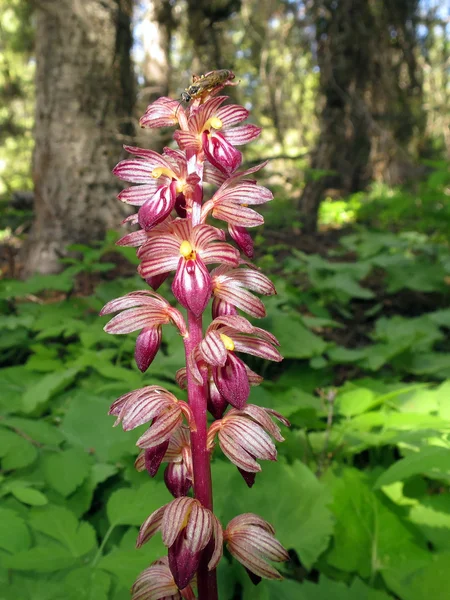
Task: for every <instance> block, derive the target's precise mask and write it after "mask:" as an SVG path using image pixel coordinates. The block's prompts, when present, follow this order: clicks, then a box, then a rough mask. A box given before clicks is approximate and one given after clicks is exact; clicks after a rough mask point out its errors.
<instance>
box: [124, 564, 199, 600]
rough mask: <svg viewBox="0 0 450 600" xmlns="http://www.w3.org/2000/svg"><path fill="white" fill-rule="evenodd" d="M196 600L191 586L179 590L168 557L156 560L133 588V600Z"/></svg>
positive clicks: (140, 576)
mask: <svg viewBox="0 0 450 600" xmlns="http://www.w3.org/2000/svg"><path fill="white" fill-rule="evenodd" d="M183 599H184V600H195V594H194V591H193V589H192V587H191V586H190V585H188V586H186V587H185V588H184V589H183V590H179V589H178V586H177V584H176V583H175V580H174V578H173V575H172V573H171V572H170V569H169V561H168V558H167V557H166V556H164V558H160V559H158V560H155V562H154V563H153V564H152V565H151V566H150V567H148V569H145V571H143V572H142V573H141V574H140V575H139V577H138V578H137V579H136V582H135V583H134V585H133V587H132V588H131V600H183Z"/></svg>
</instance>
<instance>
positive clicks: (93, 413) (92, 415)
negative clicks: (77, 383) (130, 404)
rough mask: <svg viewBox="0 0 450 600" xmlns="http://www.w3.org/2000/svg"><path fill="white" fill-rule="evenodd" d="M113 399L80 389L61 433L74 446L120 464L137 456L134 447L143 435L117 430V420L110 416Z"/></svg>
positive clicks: (101, 459) (103, 459)
mask: <svg viewBox="0 0 450 600" xmlns="http://www.w3.org/2000/svg"><path fill="white" fill-rule="evenodd" d="M113 400H114V398H113V399H107V398H101V397H98V396H92V395H90V394H89V393H88V392H84V391H82V390H79V391H77V392H75V393H74V394H73V396H71V398H70V404H69V408H68V410H67V412H66V414H65V416H64V417H63V420H62V423H61V431H62V432H63V433H64V435H65V436H66V437H67V439H68V440H69V441H70V442H71V443H72V444H73V445H74V446H77V447H81V448H84V450H86V451H89V452H91V453H93V454H94V456H96V457H97V459H98V460H100V461H102V462H116V461H118V460H120V459H121V458H122V457H123V456H127V455H130V454H136V453H137V452H136V450H135V448H134V446H135V443H136V440H137V438H138V435H139V433H137V432H136V431H129V432H124V431H122V429H121V428H119V427H117V428H114V427H113V424H114V419H113V418H112V417H110V416H108V410H109V406H110V404H111V403H112V401H113Z"/></svg>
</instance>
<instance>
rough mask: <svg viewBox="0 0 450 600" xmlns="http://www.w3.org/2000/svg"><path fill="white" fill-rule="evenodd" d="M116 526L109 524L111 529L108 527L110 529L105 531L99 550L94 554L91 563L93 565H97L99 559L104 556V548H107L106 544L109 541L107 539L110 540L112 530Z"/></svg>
mask: <svg viewBox="0 0 450 600" xmlns="http://www.w3.org/2000/svg"><path fill="white" fill-rule="evenodd" d="M115 527H116V526H115V525H110V526H109V529H108V531H107V532H106V533H105V536H104V538H103V539H102V543H101V544H100V546H99V549H98V550H97V554H96V555H95V556H94V558H93V559H92V563H91V566H92V567H95V565H96V564H97V563H98V561H99V560H100V558H101V557H102V555H103V550H104V548H105V546H106V543H107V541H108V540H109V538H110V536H111V534H112V532H113V531H114V529H115Z"/></svg>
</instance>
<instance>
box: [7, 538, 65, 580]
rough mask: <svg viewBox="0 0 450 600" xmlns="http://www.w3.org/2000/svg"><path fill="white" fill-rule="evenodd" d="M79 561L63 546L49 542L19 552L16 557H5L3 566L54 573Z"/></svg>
mask: <svg viewBox="0 0 450 600" xmlns="http://www.w3.org/2000/svg"><path fill="white" fill-rule="evenodd" d="M76 561H77V559H76V558H74V556H73V555H71V553H70V552H69V551H68V550H66V548H63V547H62V546H61V544H58V543H56V542H49V543H47V544H45V545H40V546H36V547H34V548H31V549H30V550H25V551H23V552H18V553H17V554H15V555H14V556H9V557H4V559H3V566H4V567H6V568H7V569H17V570H18V571H38V572H40V573H53V572H55V571H61V570H62V569H67V568H69V567H71V566H73V565H74V564H76Z"/></svg>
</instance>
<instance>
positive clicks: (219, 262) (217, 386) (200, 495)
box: [100, 69, 289, 600]
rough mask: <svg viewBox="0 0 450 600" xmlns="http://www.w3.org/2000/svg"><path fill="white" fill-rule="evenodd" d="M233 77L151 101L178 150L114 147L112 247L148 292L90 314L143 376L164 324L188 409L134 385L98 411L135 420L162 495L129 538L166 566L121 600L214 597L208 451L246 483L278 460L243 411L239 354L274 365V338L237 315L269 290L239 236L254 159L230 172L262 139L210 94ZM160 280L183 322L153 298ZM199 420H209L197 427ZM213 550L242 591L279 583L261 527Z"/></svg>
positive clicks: (255, 409)
mask: <svg viewBox="0 0 450 600" xmlns="http://www.w3.org/2000/svg"><path fill="white" fill-rule="evenodd" d="M234 78H235V76H234V73H233V72H232V71H230V70H228V69H219V70H215V71H210V72H208V73H205V74H204V75H200V76H198V75H193V76H192V81H191V84H190V85H188V86H187V87H186V88H185V91H184V92H183V93H182V96H181V101H179V100H174V99H171V98H165V97H163V98H159V99H158V100H156V101H155V102H153V103H152V104H150V105H149V106H148V107H147V110H146V112H145V114H144V115H143V116H142V118H141V120H140V125H141V126H142V127H144V128H158V127H172V126H176V127H178V129H177V130H176V131H175V133H174V134H173V139H174V141H175V143H176V144H177V145H178V147H177V148H174V147H166V148H164V149H163V151H162V153H159V152H155V151H153V150H149V149H146V148H140V147H137V146H124V148H125V150H126V151H127V152H128V153H129V155H130V156H129V157H127V158H125V160H122V161H121V162H119V163H118V164H117V165H116V167H115V168H114V171H113V172H114V174H115V175H116V176H117V177H118V178H120V179H121V180H123V181H126V182H128V183H129V184H130V185H129V187H126V188H125V189H123V190H122V191H121V192H120V193H119V195H118V198H119V200H120V201H121V202H123V203H125V204H127V205H129V206H132V207H135V210H136V212H135V213H134V214H131V215H129V216H127V217H126V218H125V219H124V220H123V224H124V225H125V224H126V225H131V226H134V228H135V231H129V232H127V233H126V234H125V235H124V236H123V237H122V238H121V239H120V240H119V241H118V245H119V246H129V247H133V248H136V254H137V258H138V260H139V263H140V264H139V267H138V273H139V274H140V275H141V276H142V279H143V285H145V284H146V285H148V287H149V288H151V289H148V288H147V289H146V290H145V291H144V290H142V291H136V292H131V293H129V294H126V295H125V296H122V297H120V298H117V299H115V300H112V301H111V302H108V303H107V304H106V305H105V306H104V307H103V309H102V311H101V313H100V314H101V315H106V314H112V313H116V314H115V316H113V317H112V318H111V320H110V321H109V322H108V323H107V324H106V325H105V331H106V332H107V333H116V334H125V333H130V332H134V331H136V332H138V335H137V339H136V346H135V360H136V364H137V366H138V369H139V370H140V371H142V372H145V371H146V370H147V369H148V368H149V366H150V365H151V363H152V362H153V360H154V359H155V356H156V354H157V352H158V350H159V349H160V347H161V346H162V344H163V343H164V340H163V337H162V336H163V325H167V324H171V325H175V327H177V329H178V331H179V333H180V337H181V338H182V342H183V344H184V348H185V361H186V362H185V365H182V364H181V365H178V366H179V367H180V368H179V369H178V371H177V372H176V374H175V379H176V383H177V384H178V386H179V387H180V388H181V389H182V390H186V391H187V401H184V400H179V399H178V398H177V397H176V396H175V395H174V394H173V393H172V392H171V391H168V390H166V389H164V388H162V387H160V386H159V385H146V386H144V387H142V388H140V389H135V390H133V391H131V392H128V393H126V394H123V395H122V396H120V398H118V399H117V400H116V401H115V402H114V403H113V404H112V406H111V408H110V414H112V415H114V416H115V417H116V422H115V425H118V424H120V423H121V424H122V427H123V429H124V430H125V431H128V430H132V429H135V428H137V427H138V426H141V425H143V424H147V429H146V431H144V432H141V435H140V437H139V439H138V440H137V446H138V447H139V449H140V454H139V456H138V457H137V459H136V461H135V467H136V469H137V470H138V471H147V473H148V475H149V476H150V477H155V476H156V475H157V473H158V471H159V470H160V467H161V465H162V464H163V463H164V466H165V468H164V482H165V485H166V487H167V489H168V491H169V492H170V493H171V494H172V496H173V497H174V499H173V500H172V501H171V502H169V503H168V504H166V505H164V506H162V507H161V508H159V509H157V510H156V511H154V512H153V513H152V514H151V515H150V516H149V517H148V519H147V520H146V521H145V523H144V524H143V525H142V527H141V529H140V532H139V536H138V540H137V546H138V547H140V546H142V545H143V544H144V543H146V542H147V541H149V540H150V539H151V538H152V537H153V536H154V534H155V533H156V532H157V531H161V534H162V540H163V543H164V544H165V546H166V547H167V556H166V557H164V558H162V559H160V560H157V561H155V562H154V563H153V564H152V565H150V566H149V567H148V568H147V569H145V571H143V572H142V573H141V574H140V575H139V577H138V578H137V580H136V582H135V584H134V586H133V588H132V600H182V599H184V600H197V598H196V595H197V596H198V600H218V596H217V584H216V575H215V570H216V567H217V565H218V563H219V561H220V559H221V556H222V552H223V542H224V532H223V530H222V526H221V523H220V522H219V520H218V519H217V518H216V517H215V516H214V513H213V512H212V481H211V469H210V459H211V455H212V452H213V449H214V446H215V444H216V443H218V444H219V446H220V448H221V449H222V451H223V453H224V454H225V455H226V456H227V457H228V458H229V459H230V460H231V462H233V463H234V465H235V466H236V467H237V468H238V470H239V472H240V473H241V475H242V476H243V478H244V480H245V481H246V483H247V485H248V486H249V487H251V486H252V485H253V484H254V482H255V477H256V474H257V473H258V472H259V471H260V470H261V466H260V464H259V461H261V460H272V461H273V460H276V456H277V450H276V447H275V441H278V442H281V441H282V440H283V436H282V434H281V431H280V427H279V424H277V423H276V421H278V422H280V423H281V424H283V425H286V426H289V422H288V421H287V420H286V419H284V418H283V417H282V415H280V414H279V413H277V412H276V411H274V410H272V409H265V408H262V407H259V406H256V405H254V404H248V399H249V395H250V388H251V386H255V385H259V384H260V383H261V382H262V380H263V378H262V377H261V376H260V375H258V374H257V373H255V372H254V371H252V370H251V369H250V368H249V367H248V366H247V365H246V364H245V362H244V360H243V356H242V355H243V354H250V355H252V356H255V357H258V358H260V359H264V360H271V361H275V362H278V361H280V360H282V357H281V354H280V352H279V351H278V345H279V343H278V340H277V339H276V338H275V337H274V336H273V335H272V334H271V333H269V332H268V331H265V330H264V329H261V328H260V327H257V326H255V325H253V323H251V322H250V321H248V320H247V319H246V318H245V317H244V316H241V314H240V313H241V311H242V312H244V313H246V314H247V315H249V316H250V317H253V318H261V317H264V316H265V315H266V310H265V307H264V304H263V302H262V299H261V298H260V297H261V296H269V295H272V294H275V293H276V292H275V288H274V286H273V284H272V282H271V281H270V280H269V279H268V278H267V277H266V276H265V275H263V274H262V273H261V271H260V270H259V269H257V268H256V267H255V266H254V265H252V264H251V263H249V262H248V260H247V259H246V258H245V257H249V258H252V257H253V240H252V237H251V235H250V234H249V232H248V230H247V229H248V228H251V227H256V226H257V225H260V224H261V223H263V222H264V219H263V217H262V215H261V214H259V212H257V210H256V209H257V207H258V205H262V204H265V203H266V202H270V201H271V200H272V197H273V196H272V193H271V192H270V190H268V189H267V188H265V187H263V186H262V185H260V184H259V183H258V182H257V180H256V179H255V174H256V173H257V172H258V171H259V170H260V169H262V168H263V167H264V166H265V165H266V163H265V162H264V163H261V164H257V165H255V166H252V167H250V168H248V169H242V168H241V167H240V165H241V163H242V154H241V152H240V150H239V149H238V147H239V146H241V145H243V144H246V143H248V142H251V141H252V140H254V139H255V138H256V137H257V136H258V135H259V134H260V131H261V130H260V128H259V127H257V126H255V125H252V124H249V123H246V120H247V118H248V115H249V113H248V110H247V109H246V108H244V107H243V106H238V105H235V104H227V103H226V100H227V98H226V96H223V95H222V96H219V95H218V94H219V93H220V92H222V90H223V89H224V88H225V87H226V86H229V85H236V84H237V82H233V80H234ZM205 184H206V185H205ZM211 188H212V189H211ZM210 217H214V218H216V219H219V220H221V221H224V222H225V224H226V226H225V227H224V228H223V227H220V228H219V227H214V226H212V225H211V224H209V223H207V221H208V219H209V218H210ZM230 240H231V243H229V241H230ZM241 253H242V254H241ZM244 255H245V256H244ZM167 278H171V288H172V293H173V296H174V298H175V300H176V301H177V302H178V304H180V305H181V306H182V307H183V308H184V309H185V310H186V312H187V315H186V319H185V318H184V317H183V314H182V312H180V311H179V310H178V309H177V308H175V307H174V306H172V303H171V302H169V301H167V300H166V299H164V298H163V297H162V296H161V295H159V294H157V293H156V290H157V289H158V288H159V287H160V286H161V285H162V283H163V282H164V281H165V280H166V279H167ZM163 289H164V288H163ZM210 300H212V303H211V304H212V317H213V321H212V323H211V324H210V325H209V326H208V327H207V328H206V331H204V323H203V314H204V312H205V310H206V308H207V306H208V304H209V301H210ZM180 341H181V340H180ZM169 350H172V348H171V345H170V348H169ZM162 375H163V376H164V377H166V373H165V372H164V373H163V374H162ZM168 378H169V379H170V376H169V377H168ZM208 410H209V412H210V413H211V415H212V416H213V417H214V421H213V423H212V424H211V425H210V427H209V429H208V423H207V411H208ZM191 488H192V493H191ZM188 494H189V495H188ZM191 495H192V497H191ZM225 540H226V543H227V547H228V549H229V551H230V553H231V554H232V555H233V556H234V557H235V558H237V559H238V560H240V561H241V562H242V564H243V565H244V566H245V568H246V569H247V571H248V573H249V574H250V577H251V579H252V581H254V582H259V580H260V578H261V577H267V578H269V579H279V578H280V577H281V575H280V573H279V572H278V571H277V570H276V569H275V568H274V567H273V566H272V564H271V561H275V562H277V561H283V560H286V559H287V553H286V551H285V550H284V548H283V547H282V546H281V544H280V543H279V542H278V541H277V540H276V539H275V537H274V530H273V528H272V526H271V525H269V523H267V522H266V521H264V520H263V519H262V518H261V517H258V516H257V515H252V514H244V515H240V516H238V517H236V518H235V519H233V520H232V521H231V522H230V523H229V524H228V527H227V529H226V531H225ZM194 589H195V590H196V591H195V592H194Z"/></svg>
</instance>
